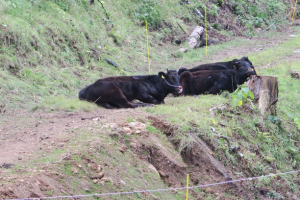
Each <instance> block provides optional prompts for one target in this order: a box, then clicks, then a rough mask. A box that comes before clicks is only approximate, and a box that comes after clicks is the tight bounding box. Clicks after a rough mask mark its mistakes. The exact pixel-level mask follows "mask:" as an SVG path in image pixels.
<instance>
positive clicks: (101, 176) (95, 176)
mask: <svg viewBox="0 0 300 200" xmlns="http://www.w3.org/2000/svg"><path fill="white" fill-rule="evenodd" d="M103 176H104V172H100V173H98V174H95V175H91V176H90V179H102V178H103Z"/></svg>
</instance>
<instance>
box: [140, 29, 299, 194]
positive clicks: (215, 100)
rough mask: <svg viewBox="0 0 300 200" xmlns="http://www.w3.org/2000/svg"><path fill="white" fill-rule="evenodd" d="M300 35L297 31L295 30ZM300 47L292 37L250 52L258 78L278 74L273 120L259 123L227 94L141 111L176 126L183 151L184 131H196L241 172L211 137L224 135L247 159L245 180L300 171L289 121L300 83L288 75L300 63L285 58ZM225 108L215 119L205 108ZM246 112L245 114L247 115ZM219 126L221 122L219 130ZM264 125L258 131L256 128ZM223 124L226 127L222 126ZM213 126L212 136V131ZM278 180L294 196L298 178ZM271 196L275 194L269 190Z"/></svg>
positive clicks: (186, 143) (273, 185)
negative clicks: (223, 106)
mask: <svg viewBox="0 0 300 200" xmlns="http://www.w3.org/2000/svg"><path fill="white" fill-rule="evenodd" d="M297 31H299V29H297ZM299 44H300V38H299V37H297V38H293V39H291V40H289V41H287V42H283V43H282V44H280V45H278V46H277V47H274V48H272V49H267V50H265V51H260V52H258V53H251V54H250V55H249V58H250V60H251V61H253V63H255V66H257V67H258V70H257V71H258V74H259V75H264V76H277V77H278V83H279V100H278V103H277V118H276V119H277V121H276V120H274V119H275V118H274V117H273V116H270V115H266V116H265V117H264V119H263V122H261V121H260V112H259V110H257V108H254V110H252V111H251V112H250V114H249V113H248V114H247V113H245V111H244V109H246V108H247V107H251V106H252V105H251V104H249V103H248V104H247V106H246V107H244V109H242V110H236V109H232V108H231V95H229V96H227V97H226V96H225V95H222V94H221V95H215V96H213V95H200V96H199V97H198V98H195V97H179V98H170V99H168V100H167V101H166V105H164V106H156V107H151V108H145V111H147V112H148V113H150V114H154V115H159V116H161V117H162V118H164V119H166V120H167V121H169V122H170V123H172V124H176V125H179V126H180V128H179V130H178V132H179V134H178V135H177V136H176V137H178V138H181V143H182V146H181V148H180V149H179V150H183V149H185V148H186V147H188V146H189V144H190V142H191V138H190V137H188V136H187V135H186V134H184V133H185V132H188V131H191V130H192V131H194V132H197V133H198V135H199V137H201V138H206V139H205V140H209V141H210V144H211V145H212V147H213V148H214V149H215V151H214V153H215V154H216V155H217V157H218V158H219V160H220V161H222V162H223V164H224V165H225V166H227V167H229V166H235V167H236V168H238V169H241V170H243V169H245V166H242V164H241V162H240V159H239V158H238V156H237V155H236V154H233V153H230V152H229V151H228V146H227V143H225V142H224V141H222V140H219V139H216V138H215V135H216V134H218V133H221V134H222V135H224V136H226V137H228V138H229V139H230V141H231V143H232V145H233V146H241V147H242V149H243V150H242V152H243V154H244V159H245V161H246V163H247V164H246V169H247V170H246V172H247V173H249V172H250V174H248V175H246V176H261V175H265V174H270V173H278V172H285V171H293V170H295V169H298V166H299V164H300V159H299V158H300V154H299V147H298V141H299V139H300V132H299V130H298V129H297V124H295V123H294V121H293V119H294V118H296V117H299V116H300V102H299V97H300V96H299V94H300V91H299V88H300V82H299V80H297V79H294V78H291V76H290V74H289V71H290V69H293V70H297V71H299V70H300V67H299V66H300V62H299V61H297V60H293V59H292V60H289V57H292V56H293V55H292V54H294V52H293V50H294V48H296V47H297V46H298V45H299ZM269 62H272V63H274V65H273V66H272V67H270V68H266V67H264V65H266V64H267V63H269ZM221 104H225V105H228V109H227V110H225V111H222V112H221V113H217V114H216V115H215V118H214V119H212V117H211V116H210V114H209V108H211V107H215V106H219V105H221ZM248 112H249V111H248ZM220 124H223V125H222V126H220ZM259 124H260V125H262V126H263V127H264V129H265V130H264V131H262V130H260V129H259V127H258V125H259ZM224 125H225V127H224ZM210 127H214V128H215V129H216V132H215V133H214V132H212V131H211V128H210ZM282 179H283V180H284V181H285V183H284V184H286V185H287V186H286V187H287V188H288V189H287V190H288V191H289V192H290V193H294V192H298V189H297V187H295V184H296V185H297V182H296V177H293V176H284V177H282ZM261 184H264V185H266V186H268V187H271V188H273V189H274V190H275V188H277V189H280V188H281V186H280V185H276V183H274V182H273V181H271V182H270V181H268V180H262V181H261ZM269 195H270V196H274V195H275V196H276V194H275V193H272V192H270V194H269Z"/></svg>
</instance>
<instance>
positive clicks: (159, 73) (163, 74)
mask: <svg viewBox="0 0 300 200" xmlns="http://www.w3.org/2000/svg"><path fill="white" fill-rule="evenodd" d="M158 76H159V77H161V78H166V77H167V75H166V74H165V72H158Z"/></svg>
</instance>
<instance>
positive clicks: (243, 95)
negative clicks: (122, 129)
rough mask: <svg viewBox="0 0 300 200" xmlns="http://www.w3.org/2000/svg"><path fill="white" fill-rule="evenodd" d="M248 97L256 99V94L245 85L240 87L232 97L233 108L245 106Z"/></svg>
mask: <svg viewBox="0 0 300 200" xmlns="http://www.w3.org/2000/svg"><path fill="white" fill-rule="evenodd" d="M248 96H249V97H250V98H251V99H254V94H253V93H252V92H251V91H250V90H249V88H248V87H247V86H245V85H244V84H243V85H241V86H239V87H238V88H237V89H236V90H235V91H234V93H233V96H232V103H231V104H232V107H234V108H235V107H237V106H241V105H243V104H244V103H245V102H246V101H247V99H248Z"/></svg>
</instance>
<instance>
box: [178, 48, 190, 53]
mask: <svg viewBox="0 0 300 200" xmlns="http://www.w3.org/2000/svg"><path fill="white" fill-rule="evenodd" d="M179 51H181V52H183V53H186V52H187V51H188V49H187V48H180V49H179Z"/></svg>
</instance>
